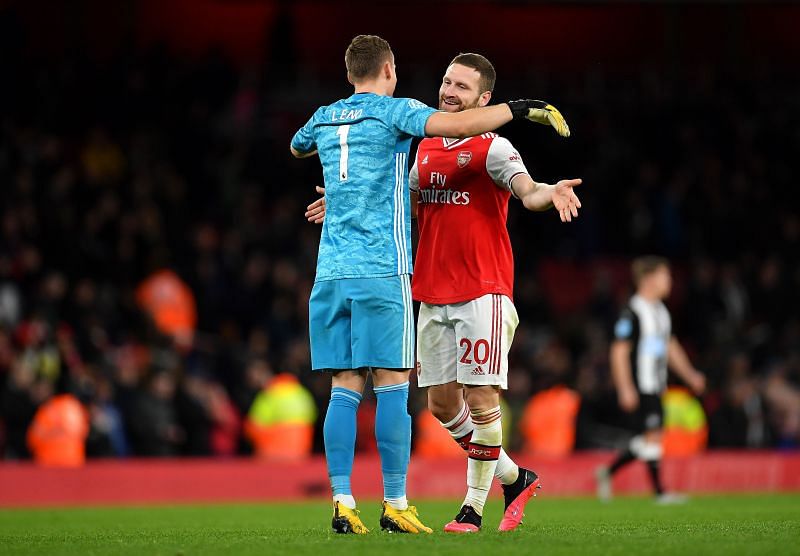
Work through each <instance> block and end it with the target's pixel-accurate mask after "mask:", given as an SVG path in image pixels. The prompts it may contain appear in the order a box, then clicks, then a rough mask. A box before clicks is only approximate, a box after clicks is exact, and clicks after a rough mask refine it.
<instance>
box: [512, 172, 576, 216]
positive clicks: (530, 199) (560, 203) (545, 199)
mask: <svg viewBox="0 0 800 556" xmlns="http://www.w3.org/2000/svg"><path fill="white" fill-rule="evenodd" d="M581 183H583V180H581V179H570V180H561V181H559V182H558V183H556V184H555V185H550V184H549V183H539V182H536V181H533V179H532V178H531V177H530V176H529V175H528V174H518V175H516V176H514V179H512V180H511V188H512V190H513V191H514V194H515V195H516V196H517V197H519V199H520V201H522V205H523V206H524V207H525V208H526V209H528V210H533V211H542V210H547V209H549V208H551V207H554V208H555V209H556V210H557V211H558V216H559V217H560V218H561V221H562V222H572V219H573V218H577V217H578V209H579V208H581V201H580V199H578V196H577V195H575V192H574V191H573V188H575V187H578V186H579V185H580V184H581Z"/></svg>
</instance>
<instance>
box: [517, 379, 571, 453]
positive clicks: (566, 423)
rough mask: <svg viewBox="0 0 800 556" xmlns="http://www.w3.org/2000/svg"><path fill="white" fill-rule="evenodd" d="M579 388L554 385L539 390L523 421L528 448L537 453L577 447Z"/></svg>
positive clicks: (565, 450)
mask: <svg viewBox="0 0 800 556" xmlns="http://www.w3.org/2000/svg"><path fill="white" fill-rule="evenodd" d="M580 403H581V401H580V397H579V396H578V394H577V392H575V391H574V390H570V389H569V388H567V387H565V386H560V385H559V386H553V387H552V388H549V389H547V390H543V391H541V392H539V393H537V394H535V395H534V396H533V397H532V398H531V400H530V401H529V402H528V405H527V406H526V407H525V411H524V412H523V413H522V418H521V419H520V422H519V428H520V432H521V433H522V437H523V439H524V441H525V444H524V450H525V451H526V452H529V453H531V454H534V455H537V456H566V455H568V454H570V453H571V452H572V450H573V448H574V447H575V426H576V418H577V416H578V409H579V408H580Z"/></svg>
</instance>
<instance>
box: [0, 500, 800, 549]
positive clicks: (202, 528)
mask: <svg viewBox="0 0 800 556" xmlns="http://www.w3.org/2000/svg"><path fill="white" fill-rule="evenodd" d="M459 504H460V500H452V501H446V502H445V501H430V500H428V501H425V500H420V501H418V508H419V510H420V516H421V517H422V519H423V522H424V523H426V524H427V525H429V526H431V527H433V528H434V531H435V532H434V534H433V535H424V536H423V535H397V534H393V535H392V534H388V533H382V532H381V531H380V527H379V526H378V517H379V515H380V507H379V504H378V503H377V502H364V501H362V502H361V504H360V508H361V511H362V514H361V517H362V518H363V519H364V522H365V524H366V525H367V527H370V528H371V529H372V531H371V533H370V534H369V535H366V536H362V537H359V536H355V535H347V536H344V535H335V534H333V533H331V532H330V518H331V510H330V507H329V505H328V504H327V503H324V502H307V503H287V504H235V505H233V504H216V505H203V506H169V507H166V506H150V507H110V508H91V509H89V508H72V509H45V510H39V509H31V510H0V554H3V555H11V554H70V555H74V554H78V555H81V556H89V555H94V554H137V555H139V554H148V555H149V554H164V555H170V556H177V555H185V556H189V555H194V554H226V555H236V554H258V555H260V556H263V555H277V554H289V555H291V556H301V555H305V554H310V555H314V556H338V555H347V556H356V555H361V554H380V555H387V556H388V555H395V554H396V555H403V556H414V555H421V556H434V555H454V556H456V555H457V556H467V555H472V554H476V555H477V554H480V555H481V556H505V555H524V554H537V555H544V554H548V555H549V554H578V555H580V556H588V555H591V554H603V555H613V554H620V555H626V556H627V555H631V554H682V555H685V554H691V555H695V554H720V555H722V554H724V555H726V556H727V555H732V554H770V555H773V556H778V555H784V554H798V555H800V495H776V496H767V495H753V496H708V497H697V498H694V499H692V500H690V501H689V502H688V503H687V504H685V505H679V506H664V507H662V506H656V505H655V504H654V503H653V502H652V501H651V500H649V499H643V498H619V499H616V500H614V501H613V502H612V503H610V504H601V503H599V502H597V501H595V500H592V499H547V497H546V496H540V497H539V498H537V499H533V500H532V501H531V502H530V503H529V505H528V510H527V512H526V513H527V517H526V519H525V523H523V525H522V526H521V527H520V529H519V530H517V531H514V532H512V533H498V532H497V531H496V528H497V524H498V522H499V520H500V512H501V510H502V504H501V502H500V501H499V500H492V501H491V502H490V503H489V505H488V506H487V510H486V514H485V515H486V518H485V519H484V528H483V531H482V532H480V533H478V534H475V535H453V534H446V533H443V532H441V528H442V526H443V525H444V523H446V522H447V521H449V520H450V519H452V518H453V516H454V515H455V513H456V512H457V511H458V507H459Z"/></svg>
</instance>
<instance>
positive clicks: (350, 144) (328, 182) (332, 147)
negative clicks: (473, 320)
mask: <svg viewBox="0 0 800 556" xmlns="http://www.w3.org/2000/svg"><path fill="white" fill-rule="evenodd" d="M434 112H435V110H434V109H433V108H430V107H428V106H426V105H424V104H423V103H421V102H419V101H417V100H414V99H408V98H392V97H387V96H381V95H376V94H373V93H356V94H354V95H352V96H350V97H349V98H346V99H342V100H339V101H337V102H335V103H333V104H331V105H330V106H322V107H321V108H319V109H318V110H317V111H316V112H315V113H314V115H313V116H312V118H311V119H310V120H309V121H308V122H307V123H306V125H304V126H303V127H302V128H301V129H300V130H299V131H298V132H297V133H296V134H295V136H294V137H293V138H292V147H293V148H294V149H295V150H297V151H300V152H303V153H308V152H312V151H314V150H315V149H316V150H317V151H318V152H319V157H320V161H321V162H322V173H323V178H324V181H325V201H326V212H325V221H324V223H323V226H322V236H321V238H320V244H319V254H318V257H317V275H316V280H317V281H322V280H333V279H339V278H377V277H387V276H396V275H400V274H410V273H411V270H412V266H411V215H410V211H409V208H410V207H409V195H408V151H409V149H410V147H411V138H412V137H424V136H425V123H426V122H427V121H428V118H429V117H430V115H431V114H433V113H434Z"/></svg>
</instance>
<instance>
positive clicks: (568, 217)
mask: <svg viewBox="0 0 800 556" xmlns="http://www.w3.org/2000/svg"><path fill="white" fill-rule="evenodd" d="M581 183H583V180H582V179H574V180H561V181H559V182H558V183H557V184H556V187H555V189H553V208H555V209H556V210H557V211H558V215H559V217H561V221H562V222H572V218H573V217H575V218H577V217H578V209H579V208H581V201H580V199H578V196H577V195H575V191H573V188H574V187H578V186H579V185H580V184H581Z"/></svg>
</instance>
